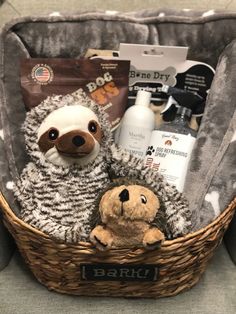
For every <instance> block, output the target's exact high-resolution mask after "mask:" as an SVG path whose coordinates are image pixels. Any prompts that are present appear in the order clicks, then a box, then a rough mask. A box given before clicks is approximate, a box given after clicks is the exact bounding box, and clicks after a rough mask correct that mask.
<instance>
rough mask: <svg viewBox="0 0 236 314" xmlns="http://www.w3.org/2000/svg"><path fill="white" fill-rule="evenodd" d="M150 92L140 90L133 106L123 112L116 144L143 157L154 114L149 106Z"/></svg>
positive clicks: (153, 122) (153, 123)
mask: <svg viewBox="0 0 236 314" xmlns="http://www.w3.org/2000/svg"><path fill="white" fill-rule="evenodd" d="M150 99H151V93H149V92H146V91H143V90H140V91H138V93H137V98H136V101H135V104H134V106H132V107H130V108H129V109H128V110H127V111H126V112H125V114H124V117H123V119H122V123H121V126H120V130H119V138H118V140H117V144H118V145H119V146H121V147H122V148H124V149H125V150H127V151H129V152H130V153H131V154H132V155H135V156H136V157H139V158H144V157H145V155H146V150H147V147H148V144H149V140H150V137H151V134H152V131H153V130H154V127H155V115H154V113H153V111H152V110H151V109H150V108H149V104H150Z"/></svg>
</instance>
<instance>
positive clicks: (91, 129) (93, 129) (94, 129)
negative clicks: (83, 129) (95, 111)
mask: <svg viewBox="0 0 236 314" xmlns="http://www.w3.org/2000/svg"><path fill="white" fill-rule="evenodd" d="M88 130H89V132H91V133H96V132H97V124H96V122H94V121H90V122H89V124H88Z"/></svg>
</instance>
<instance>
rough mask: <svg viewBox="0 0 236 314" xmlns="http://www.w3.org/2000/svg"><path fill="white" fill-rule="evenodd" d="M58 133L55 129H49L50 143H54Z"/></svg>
mask: <svg viewBox="0 0 236 314" xmlns="http://www.w3.org/2000/svg"><path fill="white" fill-rule="evenodd" d="M58 135H59V132H58V130H57V129H51V130H50V131H49V132H48V137H49V139H50V140H51V141H55V140H56V139H57V138H58Z"/></svg>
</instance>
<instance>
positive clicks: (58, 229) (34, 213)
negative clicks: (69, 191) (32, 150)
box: [14, 163, 80, 242]
mask: <svg viewBox="0 0 236 314" xmlns="http://www.w3.org/2000/svg"><path fill="white" fill-rule="evenodd" d="M38 181H39V173H38V170H37V168H36V167H35V164H34V163H29V164H28V165H27V166H26V168H25V169H24V170H23V172H22V174H21V176H20V178H19V179H18V180H17V182H16V184H15V187H14V194H15V196H16V197H17V200H18V201H19V203H20V205H21V219H22V220H23V221H24V222H26V223H28V224H30V225H31V226H32V227H35V228H36V229H38V230H40V231H42V232H44V233H46V234H47V235H49V236H50V237H51V238H55V239H56V240H61V241H63V242H65V241H66V242H78V240H79V237H80V228H79V226H77V225H72V226H67V225H61V224H59V223H58V222H57V221H55V220H54V219H53V217H50V212H49V210H48V209H44V208H43V206H42V205H41V204H40V201H39V200H38V197H37V196H36V195H35V193H36V191H37V190H39V188H38V186H37V187H36V185H37V184H38V183H39V182H38ZM38 192H39V191H38ZM42 193H43V192H42Z"/></svg>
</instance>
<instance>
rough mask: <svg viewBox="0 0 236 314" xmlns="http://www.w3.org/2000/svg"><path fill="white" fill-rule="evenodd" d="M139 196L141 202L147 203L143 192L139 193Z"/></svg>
mask: <svg viewBox="0 0 236 314" xmlns="http://www.w3.org/2000/svg"><path fill="white" fill-rule="evenodd" d="M140 198H141V202H142V203H143V204H146V203H147V198H146V196H144V195H143V194H141V196H140Z"/></svg>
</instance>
